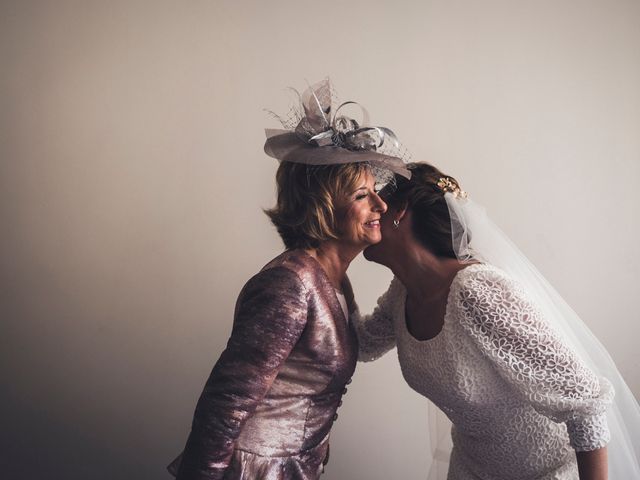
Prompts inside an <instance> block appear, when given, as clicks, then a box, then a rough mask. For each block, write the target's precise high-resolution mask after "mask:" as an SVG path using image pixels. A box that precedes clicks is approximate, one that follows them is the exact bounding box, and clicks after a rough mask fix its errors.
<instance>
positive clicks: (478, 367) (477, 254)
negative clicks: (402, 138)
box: [352, 163, 640, 480]
mask: <svg viewBox="0 0 640 480" xmlns="http://www.w3.org/2000/svg"><path fill="white" fill-rule="evenodd" d="M409 168H410V170H411V172H412V178H411V180H404V179H398V181H397V184H396V188H397V189H396V190H395V191H394V192H390V193H387V195H386V196H385V197H383V198H384V199H385V201H386V202H387V204H388V207H389V208H388V210H387V212H386V213H385V214H384V215H383V216H382V218H381V230H382V237H383V240H382V241H381V242H380V243H378V244H376V245H372V246H370V247H368V248H367V249H366V250H365V252H364V254H365V257H366V258H367V259H368V260H371V261H374V262H377V263H380V264H383V265H385V266H387V267H389V268H390V269H391V270H392V271H393V273H394V275H395V278H394V279H393V281H392V282H391V285H390V287H389V289H388V291H387V292H386V293H385V294H384V295H382V297H380V299H379V300H378V306H377V307H376V309H375V310H374V312H373V314H372V315H369V316H360V315H359V314H358V312H357V311H356V312H355V313H354V315H353V316H352V318H354V319H355V325H356V330H357V333H358V337H359V341H360V354H359V356H360V360H364V361H370V360H374V359H376V358H378V357H379V356H381V355H382V354H384V353H385V352H386V351H388V350H390V349H391V348H393V347H394V346H397V348H398V356H399V360H400V365H401V367H402V373H403V376H404V378H405V380H406V381H407V383H408V384H409V385H410V386H411V387H412V388H413V389H415V390H416V391H417V392H419V393H420V394H422V395H424V396H426V397H427V398H429V399H430V400H431V401H432V402H433V403H434V404H435V405H436V406H437V407H439V408H440V409H441V410H442V411H443V412H444V413H445V414H446V415H447V417H448V418H449V419H450V420H451V422H452V424H453V426H452V430H451V437H452V441H453V448H452V451H451V457H450V463H449V473H448V478H449V479H455V480H467V479H468V480H471V479H487V480H488V479H491V480H494V479H504V480H506V479H510V480H512V479H516V478H519V479H524V478H526V479H536V480H543V479H544V480H547V479H564V480H568V479H578V478H579V479H581V480H584V479H597V480H602V479H606V478H608V477H607V474H608V471H609V473H610V474H611V478H616V479H623V478H625V479H626V478H640V469H639V467H638V460H637V458H638V445H639V443H638V435H640V429H639V427H640V409H639V408H638V404H637V402H636V401H635V399H634V398H633V395H632V394H631V393H630V391H629V390H628V387H627V386H626V384H625V383H624V381H623V380H622V378H621V377H620V375H619V374H618V372H617V370H616V368H615V365H614V364H613V362H612V360H611V359H610V358H609V356H608V355H607V353H606V351H605V350H604V348H603V347H602V346H601V345H600V344H599V342H598V341H597V340H596V339H595V338H594V337H593V336H592V335H591V334H590V332H589V331H588V329H587V327H586V326H585V325H584V324H583V323H582V322H581V321H580V319H579V318H578V317H577V315H576V314H575V313H574V312H573V311H572V310H571V308H570V307H569V306H568V305H567V304H566V303H564V301H563V300H562V299H561V298H560V297H559V295H558V294H557V293H556V292H555V290H553V288H552V287H550V286H549V285H548V284H547V283H546V281H545V280H544V278H542V276H541V275H540V274H539V273H538V272H537V270H535V268H534V267H533V266H532V265H531V264H530V263H529V262H528V261H527V260H526V258H524V256H523V255H522V254H521V253H520V252H519V251H518V250H517V248H516V247H514V246H513V244H511V243H510V242H509V240H508V239H507V238H506V237H505V236H504V235H503V234H502V233H501V232H500V231H499V230H498V229H497V227H495V226H494V225H493V224H491V222H490V221H489V220H488V219H487V218H486V216H484V212H483V211H482V209H480V208H479V207H478V206H477V205H475V204H474V203H473V202H471V201H470V200H468V199H466V194H465V193H464V192H463V191H462V190H461V189H460V187H459V185H458V183H457V182H456V180H455V179H454V178H452V177H449V176H447V175H444V174H443V173H442V172H440V171H439V170H438V169H436V168H435V167H433V166H431V165H428V164H425V163H414V164H410V165H409ZM605 377H606V378H605ZM614 392H616V394H617V397H616V401H615V403H613V405H612V402H613V401H614ZM610 440H612V441H611V443H610ZM634 443H635V445H634ZM608 457H609V459H608ZM608 464H609V465H608Z"/></svg>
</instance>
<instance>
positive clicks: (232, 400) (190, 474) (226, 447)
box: [177, 267, 307, 480]
mask: <svg viewBox="0 0 640 480" xmlns="http://www.w3.org/2000/svg"><path fill="white" fill-rule="evenodd" d="M306 321H307V291H306V289H305V286H304V285H303V283H302V281H301V280H300V279H299V277H298V276H297V275H296V274H295V272H292V271H290V270H288V269H286V268H283V267H275V268H270V269H267V270H264V271H262V272H260V273H258V274H257V275H256V276H254V277H253V278H252V279H251V280H249V282H248V283H247V284H246V285H245V286H244V288H243V290H242V292H241V293H240V296H239V297H238V301H237V304H236V313H235V319H234V324H233V330H232V333H231V338H230V339H229V341H228V343H227V347H226V349H225V350H224V352H223V353H222V355H221V356H220V358H219V360H218V362H217V363H216V364H215V366H214V367H213V370H212V372H211V375H210V376H209V379H208V380H207V383H206V384H205V387H204V391H203V392H202V395H201V396H200V399H199V400H198V404H197V406H196V410H195V414H194V418H193V424H192V427H191V433H190V435H189V438H188V440H187V444H186V447H185V450H184V452H183V456H182V460H181V462H180V467H179V470H178V474H177V479H178V480H203V479H207V480H214V479H222V478H223V476H224V473H225V470H226V469H227V467H228V465H229V462H230V459H231V455H232V453H233V449H234V445H235V442H236V439H237V438H238V435H239V434H240V431H241V429H242V426H243V424H244V422H245V420H246V419H247V418H248V417H250V416H251V414H252V413H253V412H254V410H255V408H256V406H257V404H258V403H259V402H260V400H261V399H262V398H263V397H264V395H265V394H266V392H267V391H268V389H269V387H270V386H271V384H272V382H273V380H274V379H275V377H276V375H277V373H278V370H279V368H280V366H281V365H282V363H283V362H284V361H285V359H286V358H287V357H288V356H289V353H290V352H291V350H292V349H293V347H294V346H295V344H296V343H297V342H298V339H299V338H300V335H301V334H302V331H303V330H304V327H305V325H306Z"/></svg>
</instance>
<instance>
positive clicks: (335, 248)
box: [306, 240, 361, 291]
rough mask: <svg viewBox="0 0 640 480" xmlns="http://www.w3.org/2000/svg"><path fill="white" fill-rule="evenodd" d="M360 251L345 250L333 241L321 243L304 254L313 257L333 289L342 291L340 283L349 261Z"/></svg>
mask: <svg viewBox="0 0 640 480" xmlns="http://www.w3.org/2000/svg"><path fill="white" fill-rule="evenodd" d="M360 251H361V249H360V250H358V249H351V248H345V246H344V245H338V243H336V242H335V241H332V240H328V241H325V242H322V244H320V246H319V247H317V248H310V249H307V250H306V252H307V253H308V254H309V255H311V256H312V257H314V258H315V259H316V260H317V261H318V263H319V264H320V266H321V267H322V269H323V270H324V271H325V273H326V274H327V277H329V281H330V282H331V284H332V285H333V288H335V289H337V290H340V291H342V282H343V281H344V279H345V276H346V274H347V268H349V264H350V263H351V261H352V260H353V259H354V258H355V257H356V256H357V255H358V253H360Z"/></svg>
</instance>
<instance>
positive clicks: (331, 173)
mask: <svg viewBox="0 0 640 480" xmlns="http://www.w3.org/2000/svg"><path fill="white" fill-rule="evenodd" d="M369 168H370V167H369V164H367V163H347V164H341V165H326V166H316V165H304V164H301V163H293V162H281V163H280V167H278V173H277V174H276V184H277V189H278V199H277V202H276V206H275V207H273V208H272V209H269V210H265V213H266V214H267V216H268V217H269V218H270V219H271V222H272V223H273V224H274V225H275V227H276V228H277V230H278V233H279V234H280V237H281V238H282V241H283V242H284V245H285V247H286V248H287V249H292V248H316V247H318V246H319V244H320V242H322V241H325V240H329V239H337V238H339V232H338V231H337V218H336V208H337V203H338V202H339V200H340V199H341V198H344V197H346V195H347V194H348V193H349V192H350V191H353V190H355V188H357V187H356V185H357V182H358V180H359V179H360V177H361V176H362V175H363V174H364V173H365V172H367V171H369Z"/></svg>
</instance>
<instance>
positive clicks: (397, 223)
mask: <svg viewBox="0 0 640 480" xmlns="http://www.w3.org/2000/svg"><path fill="white" fill-rule="evenodd" d="M399 226H400V220H394V221H393V228H398V227H399Z"/></svg>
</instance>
